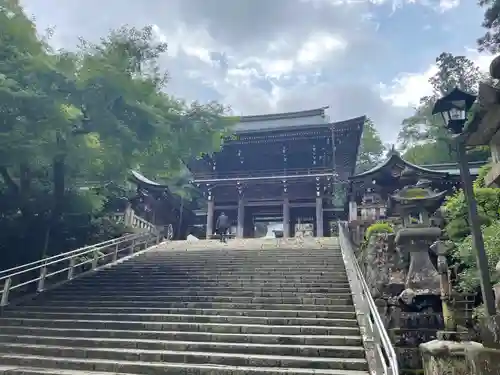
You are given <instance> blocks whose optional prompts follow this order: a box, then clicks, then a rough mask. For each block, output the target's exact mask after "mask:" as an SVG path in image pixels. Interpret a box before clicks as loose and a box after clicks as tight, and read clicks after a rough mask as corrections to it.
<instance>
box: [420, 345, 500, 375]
mask: <svg viewBox="0 0 500 375" xmlns="http://www.w3.org/2000/svg"><path fill="white" fill-rule="evenodd" d="M420 352H421V354H422V361H423V367H424V374H425V375H443V374H446V375H500V361H499V360H498V359H499V358H500V350H499V349H492V348H485V347H484V346H483V345H482V344H480V343H478V342H474V341H465V342H455V341H441V340H434V341H430V342H427V343H425V344H420Z"/></svg>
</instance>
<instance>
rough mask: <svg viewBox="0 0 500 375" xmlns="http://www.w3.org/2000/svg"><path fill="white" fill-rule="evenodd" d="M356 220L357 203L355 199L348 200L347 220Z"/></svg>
mask: <svg viewBox="0 0 500 375" xmlns="http://www.w3.org/2000/svg"><path fill="white" fill-rule="evenodd" d="M356 220H358V204H357V203H356V201H350V202H349V222H351V221H356Z"/></svg>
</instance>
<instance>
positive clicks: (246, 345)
mask: <svg viewBox="0 0 500 375" xmlns="http://www.w3.org/2000/svg"><path fill="white" fill-rule="evenodd" d="M2 337H16V338H17V337H23V338H27V339H32V338H33V339H41V340H53V339H55V340H60V341H88V343H89V344H91V343H92V342H93V341H99V342H109V343H118V342H130V340H129V339H120V338H102V337H100V338H89V337H66V336H34V335H21V336H17V335H4V334H0V338H2ZM340 337H342V336H340ZM136 342H137V343H148V344H149V343H158V344H161V345H207V346H220V347H228V346H229V347H239V348H242V349H244V348H273V349H279V348H284V349H312V350H322V349H329V350H338V351H357V352H363V353H364V351H365V349H364V348H363V346H362V345H359V346H357V345H305V344H304V345H302V344H296V345H290V344H256V343H241V342H224V341H183V340H179V341H177V340H144V339H137V340H134V343H136ZM2 344H16V345H21V346H22V345H26V344H24V343H18V342H6V341H0V346H1V345H2ZM28 345H30V344H28ZM35 345H38V344H35ZM42 346H44V345H43V344H42ZM49 346H52V345H49ZM58 346H59V345H58ZM60 346H63V347H65V348H66V347H71V348H73V347H75V346H72V345H68V346H66V344H64V345H60ZM77 348H81V347H80V346H77ZM89 348H95V347H94V346H89ZM99 349H107V348H102V347H99ZM114 349H120V350H121V349H122V348H114ZM126 349H127V350H136V348H126ZM137 350H142V349H137ZM154 351H157V350H154ZM159 351H163V350H159ZM217 353H219V354H225V353H221V352H217Z"/></svg>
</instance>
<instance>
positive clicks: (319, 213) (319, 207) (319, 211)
mask: <svg viewBox="0 0 500 375" xmlns="http://www.w3.org/2000/svg"><path fill="white" fill-rule="evenodd" d="M323 229H324V227H323V198H322V197H316V237H323Z"/></svg>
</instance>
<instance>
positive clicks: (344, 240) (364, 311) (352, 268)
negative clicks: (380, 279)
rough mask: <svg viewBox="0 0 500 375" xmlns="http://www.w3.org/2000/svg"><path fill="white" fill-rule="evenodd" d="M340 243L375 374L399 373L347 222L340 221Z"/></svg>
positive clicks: (392, 374) (394, 355) (396, 374)
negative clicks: (353, 245)
mask: <svg viewBox="0 0 500 375" xmlns="http://www.w3.org/2000/svg"><path fill="white" fill-rule="evenodd" d="M339 244H340V249H341V251H342V257H343V258H344V262H345V265H346V270H347V273H348V276H349V281H350V284H351V288H352V291H353V294H355V296H354V297H355V299H357V301H355V302H358V303H357V304H356V308H357V310H358V314H359V315H360V317H361V325H362V327H363V328H364V330H365V332H364V335H365V343H366V344H368V346H369V349H370V352H371V353H370V356H372V357H373V360H374V367H375V369H374V370H375V375H399V367H398V360H397V357H396V352H395V351H394V346H393V345H392V342H391V340H390V338H389V335H388V334H387V330H386V328H385V325H384V322H383V320H382V318H381V316H380V313H379V311H378V308H377V305H376V304H375V301H374V300H373V297H372V295H371V293H370V289H369V287H368V284H367V283H366V280H365V277H364V275H363V272H362V271H361V268H360V266H359V263H358V260H357V258H356V254H355V253H354V249H353V247H352V243H351V241H350V239H349V237H348V227H347V223H345V222H339Z"/></svg>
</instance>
